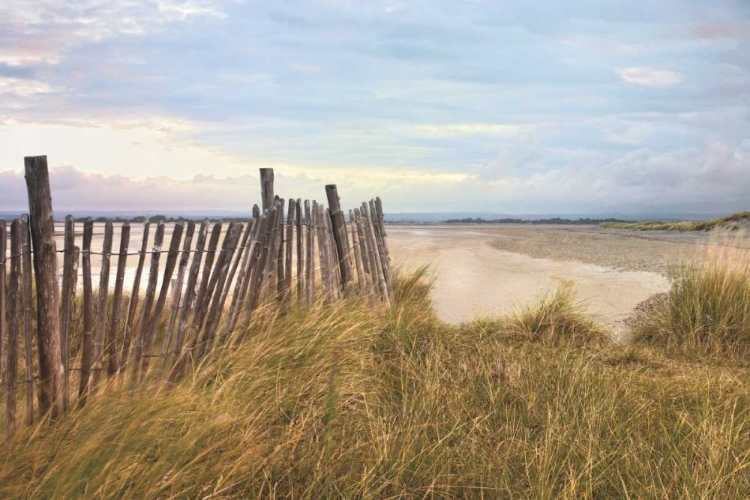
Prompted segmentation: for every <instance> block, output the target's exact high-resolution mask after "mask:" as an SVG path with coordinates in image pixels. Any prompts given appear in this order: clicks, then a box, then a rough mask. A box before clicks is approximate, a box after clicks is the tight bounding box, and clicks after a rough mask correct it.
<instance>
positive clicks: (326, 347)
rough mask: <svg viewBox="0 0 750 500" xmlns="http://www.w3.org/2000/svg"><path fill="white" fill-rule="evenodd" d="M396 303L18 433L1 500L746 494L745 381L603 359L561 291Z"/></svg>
mask: <svg viewBox="0 0 750 500" xmlns="http://www.w3.org/2000/svg"><path fill="white" fill-rule="evenodd" d="M395 295H396V297H395V300H394V301H393V307H392V309H391V310H389V311H385V310H371V309H369V308H367V307H365V304H364V303H363V302H357V301H352V302H344V303H340V304H336V305H324V304H317V305H316V306H315V307H313V308H312V309H311V310H310V311H309V312H307V313H303V312H299V313H292V314H289V315H286V316H284V315H279V314H274V313H273V312H272V311H266V312H265V313H264V314H259V315H258V316H256V319H255V321H254V323H253V324H252V325H251V327H250V329H249V331H247V332H242V333H243V334H244V338H243V341H242V343H241V345H238V346H237V348H236V349H226V350H225V351H224V352H219V353H217V354H216V355H215V356H213V357H212V358H211V359H208V360H206V361H204V362H203V364H202V365H200V366H199V367H197V370H196V371H195V372H194V374H193V375H192V377H190V378H188V379H186V380H184V381H182V382H181V383H179V384H177V385H175V386H161V387H158V388H157V387H154V388H152V389H150V390H147V391H144V392H142V393H139V394H135V395H134V394H130V393H128V392H126V391H111V392H109V393H108V394H99V395H96V396H94V397H92V398H91V399H90V401H89V403H88V404H87V405H86V406H85V407H84V408H83V409H79V410H76V411H75V412H73V413H72V414H70V415H69V416H67V417H66V418H64V419H62V420H60V421H58V422H55V423H52V424H49V423H45V424H40V425H38V426H37V427H35V428H34V429H32V430H30V431H23V432H19V435H17V437H16V440H15V441H14V442H12V443H8V444H7V445H6V446H5V449H4V451H3V454H2V456H1V457H0V497H8V498H341V497H343V498H425V497H427V498H541V499H552V498H569V499H574V498H575V499H579V498H591V499H594V498H597V499H601V498H716V499H726V498H748V497H750V389H748V388H749V387H750V384H748V382H749V380H748V374H747V373H746V372H745V371H742V370H737V369H734V370H729V369H724V368H722V367H720V366H716V365H714V364H712V365H702V364H699V363H693V362H691V363H687V362H685V363H683V362H681V361H679V360H674V359H672V358H667V357H665V356H662V355H661V354H660V352H659V351H658V350H653V349H648V348H644V347H639V346H627V347H619V346H604V345H602V343H601V342H600V341H599V340H597V339H598V334H596V333H595V332H594V330H598V327H596V326H595V325H594V324H593V323H592V322H590V320H587V318H586V317H585V315H584V314H583V312H582V310H581V308H580V305H576V303H575V301H574V297H573V295H572V294H570V293H567V292H565V291H563V292H560V293H558V294H557V295H553V296H552V297H551V298H548V299H546V301H543V303H542V305H540V306H539V308H538V310H535V309H529V310H527V311H524V312H520V313H519V315H517V316H515V317H512V318H504V319H499V320H494V321H478V322H474V323H471V324H467V325H463V326H461V327H451V326H448V325H445V324H442V323H440V322H439V321H438V320H437V319H436V318H435V316H434V314H433V312H432V311H431V308H430V302H429V290H428V287H427V285H426V284H425V282H424V276H423V274H422V273H417V274H414V275H407V276H401V277H399V278H398V281H397V283H396V290H395ZM585 328H592V331H591V332H586V331H585ZM566 337H567V339H568V340H570V339H571V338H573V339H577V340H575V341H565V340H566Z"/></svg>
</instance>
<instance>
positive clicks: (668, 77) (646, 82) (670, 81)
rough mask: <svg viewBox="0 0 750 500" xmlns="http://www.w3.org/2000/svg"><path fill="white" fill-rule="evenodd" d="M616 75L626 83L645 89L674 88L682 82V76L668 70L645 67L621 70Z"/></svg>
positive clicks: (617, 70) (616, 71)
mask: <svg viewBox="0 0 750 500" xmlns="http://www.w3.org/2000/svg"><path fill="white" fill-rule="evenodd" d="M615 73H617V74H618V75H620V78H622V80H623V81H624V82H627V83H633V84H635V85H643V86H644V87H672V86H674V85H677V84H678V83H680V82H682V76H681V75H679V74H678V73H675V72H674V71H671V70H668V69H655V68H645V67H632V68H619V69H616V70H615Z"/></svg>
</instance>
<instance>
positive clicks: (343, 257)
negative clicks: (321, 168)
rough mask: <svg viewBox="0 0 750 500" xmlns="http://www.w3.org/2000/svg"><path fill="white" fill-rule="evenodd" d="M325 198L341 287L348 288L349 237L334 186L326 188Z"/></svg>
mask: <svg viewBox="0 0 750 500" xmlns="http://www.w3.org/2000/svg"><path fill="white" fill-rule="evenodd" d="M326 196H327V197H328V208H329V210H330V212H331V224H332V226H333V239H334V241H335V242H336V250H337V253H338V262H337V263H336V264H337V265H338V266H339V269H340V271H341V285H343V286H344V288H345V289H346V288H349V287H351V285H352V284H353V283H354V278H353V276H352V261H351V259H350V258H349V256H350V254H349V237H348V235H347V234H346V220H345V218H344V212H342V211H341V200H339V193H338V190H337V189H336V184H328V185H327V186H326Z"/></svg>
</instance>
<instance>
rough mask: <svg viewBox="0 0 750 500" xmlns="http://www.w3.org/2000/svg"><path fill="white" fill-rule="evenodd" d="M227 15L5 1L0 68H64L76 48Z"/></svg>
mask: <svg viewBox="0 0 750 500" xmlns="http://www.w3.org/2000/svg"><path fill="white" fill-rule="evenodd" d="M202 16H203V17H205V16H209V17H216V18H223V17H224V16H225V15H224V13H223V10H222V5H221V3H220V2H213V1H211V0H156V1H149V0H130V1H127V2H122V1H116V0H113V1H111V2H109V1H108V2H102V1H100V0H41V1H34V2H27V1H25V0H3V2H2V3H0V63H4V64H7V65H9V66H35V65H39V64H59V63H60V61H62V60H63V58H64V57H65V55H66V52H67V51H68V50H69V49H70V48H71V47H75V46H77V45H81V44H84V43H92V42H98V41H101V40H104V39H107V38H112V37H118V36H144V35H148V34H151V33H154V32H156V31H158V30H161V29H163V28H164V26H166V25H168V24H170V23H174V22H181V21H185V20H187V19H189V18H191V17H202Z"/></svg>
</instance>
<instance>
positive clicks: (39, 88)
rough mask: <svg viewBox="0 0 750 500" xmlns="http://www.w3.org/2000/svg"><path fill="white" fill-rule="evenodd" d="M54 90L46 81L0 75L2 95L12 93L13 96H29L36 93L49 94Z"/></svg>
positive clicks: (0, 92) (0, 91) (0, 93)
mask: <svg viewBox="0 0 750 500" xmlns="http://www.w3.org/2000/svg"><path fill="white" fill-rule="evenodd" d="M52 91H53V90H52V87H50V86H49V85H47V84H46V83H44V82H40V81H34V80H26V79H22V78H4V77H1V76H0V95H3V94H11V95H13V96H20V97H29V96H33V95H36V94H48V93H50V92H52Z"/></svg>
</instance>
